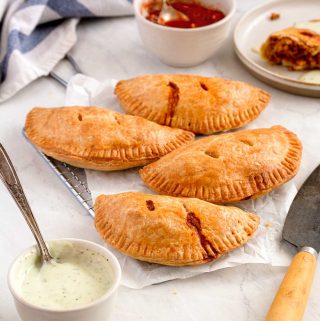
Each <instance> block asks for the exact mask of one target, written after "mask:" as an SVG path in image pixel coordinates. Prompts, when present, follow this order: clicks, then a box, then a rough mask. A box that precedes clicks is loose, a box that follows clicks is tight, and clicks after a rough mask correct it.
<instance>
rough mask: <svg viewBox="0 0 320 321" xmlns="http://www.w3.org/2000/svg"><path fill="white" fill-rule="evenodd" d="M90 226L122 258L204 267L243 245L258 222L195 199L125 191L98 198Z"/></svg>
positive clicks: (233, 209) (251, 216) (248, 215)
mask: <svg viewBox="0 0 320 321" xmlns="http://www.w3.org/2000/svg"><path fill="white" fill-rule="evenodd" d="M151 202H152V205H153V206H152V210H150V208H149V207H150V204H151ZM148 204H149V205H148ZM95 225H96V229H97V231H98V232H99V234H100V235H101V237H102V238H103V239H104V240H105V241H106V242H107V243H108V244H110V245H111V246H112V247H114V248H116V249H117V250H119V251H121V252H122V253H124V254H126V255H129V256H131V257H133V258H135V259H138V260H141V261H147V262H151V263H159V264H164V265H174V266H183V265H197V264H203V263H206V262H210V261H212V260H214V259H217V258H219V257H221V256H222V255H224V254H225V253H227V252H229V251H232V250H234V249H236V248H238V247H240V246H242V245H244V244H245V243H246V242H247V241H248V240H249V239H250V238H251V237H252V235H253V234H254V232H255V231H256V229H257V227H258V225H259V217H258V216H257V215H255V214H251V213H248V212H245V211H243V210H241V209H239V208H236V207H226V206H218V205H214V204H211V203H208V202H204V201H201V200H199V199H195V198H189V199H187V198H177V197H170V196H162V195H148V194H144V193H138V192H128V193H121V194H116V195H108V196H107V195H100V196H99V197H98V198H97V199H96V203H95Z"/></svg>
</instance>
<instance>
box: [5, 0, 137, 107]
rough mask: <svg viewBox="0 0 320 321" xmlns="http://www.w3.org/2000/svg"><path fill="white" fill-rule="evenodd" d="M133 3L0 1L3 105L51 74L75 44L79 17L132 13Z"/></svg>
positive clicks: (115, 0)
mask: <svg viewBox="0 0 320 321" xmlns="http://www.w3.org/2000/svg"><path fill="white" fill-rule="evenodd" d="M131 2H132V1H130V0H14V1H11V4H10V5H9V6H7V7H6V11H5V12H4V10H5V5H4V4H5V3H6V0H0V20H1V16H2V13H3V12H4V15H3V19H2V26H1V29H2V30H1V46H0V102H1V101H3V100H5V99H8V98H10V97H12V96H13V95H14V94H15V93H16V92H18V91H19V90H20V89H22V88H23V87H25V86H26V85H28V84H29V83H30V82H32V81H33V80H35V79H37V78H38V77H41V76H44V75H48V74H49V72H50V71H51V70H52V69H53V68H54V66H55V65H56V64H57V63H58V62H59V61H60V60H61V59H63V58H64V56H65V55H66V53H67V52H68V51H69V50H70V49H71V48H72V46H73V45H74V44H75V43H76V40H77V37H76V26H77V24H78V22H79V18H85V17H90V18H92V17H101V16H104V17H107V16H124V15H129V14H132V11H133V9H132V4H131Z"/></svg>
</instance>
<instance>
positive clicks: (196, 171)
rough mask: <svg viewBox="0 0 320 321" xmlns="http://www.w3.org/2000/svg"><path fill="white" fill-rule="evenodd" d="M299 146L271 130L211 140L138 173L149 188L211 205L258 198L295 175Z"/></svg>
mask: <svg viewBox="0 0 320 321" xmlns="http://www.w3.org/2000/svg"><path fill="white" fill-rule="evenodd" d="M301 151H302V145H301V143H300V141H299V139H298V138H297V136H296V135H295V134H293V133H292V132H290V131H288V130H287V129H285V128H284V127H281V126H274V127H271V128H261V129H253V130H243V131H239V132H236V133H228V134H222V135H218V136H210V137H206V138H203V139H200V140H198V141H195V142H193V143H192V144H190V145H188V146H185V147H182V148H180V149H179V150H177V151H174V152H172V153H170V155H167V156H164V157H163V158H161V159H160V160H158V161H156V162H154V163H153V164H150V165H147V166H145V167H144V168H143V169H141V170H140V176H141V177H142V179H143V181H144V182H145V184H146V185H147V186H149V187H150V188H151V189H153V190H155V191H157V192H159V193H161V194H166V195H172V196H183V197H197V198H200V199H203V200H206V201H209V202H213V203H217V204H219V203H228V202H236V201H240V200H243V199H248V198H251V197H258V196H260V195H262V194H265V193H267V192H269V191H271V190H272V189H274V188H276V187H278V186H280V185H282V184H283V183H285V182H287V181H288V180H290V179H291V178H292V177H293V176H294V175H295V174H296V173H297V171H298V168H299V165H300V159H301Z"/></svg>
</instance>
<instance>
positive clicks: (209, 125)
mask: <svg viewBox="0 0 320 321" xmlns="http://www.w3.org/2000/svg"><path fill="white" fill-rule="evenodd" d="M115 93H116V95H117V97H118V99H119V102H120V104H121V105H122V107H123V108H124V109H125V111H126V112H128V113H129V114H132V115H137V116H142V117H144V118H147V119H149V120H152V121H154V122H156V123H158V124H161V125H167V126H171V127H176V128H181V129H185V130H190V131H192V132H194V133H199V134H212V133H215V132H220V131H225V130H229V129H232V128H238V127H241V126H244V125H245V124H247V123H249V122H250V121H252V120H253V119H255V118H256V117H257V116H258V115H259V114H260V113H261V111H262V110H263V109H264V108H265V107H266V105H267V104H268V102H269V99H270V95H269V94H268V93H266V92H265V91H263V90H261V89H258V88H255V87H253V86H251V85H249V84H246V83H244V82H240V81H232V80H225V79H221V78H209V77H201V76H192V75H146V76H140V77H136V78H133V79H129V80H121V81H119V82H118V84H117V86H116V89H115Z"/></svg>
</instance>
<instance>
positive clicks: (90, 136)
mask: <svg viewBox="0 0 320 321" xmlns="http://www.w3.org/2000/svg"><path fill="white" fill-rule="evenodd" d="M25 131H26V135H27V137H28V138H29V140H30V141H31V142H32V143H33V144H34V145H36V146H37V147H38V148H39V149H40V150H41V151H43V152H44V153H45V154H46V155H48V156H51V157H53V158H55V159H57V160H60V161H63V162H66V163H68V164H71V165H73V166H76V167H82V168H91V169H96V170H104V171H107V170H119V169H126V168H130V167H135V166H141V165H145V164H148V163H150V162H152V161H155V160H157V159H159V158H160V157H161V156H164V155H165V154H167V153H170V152H171V151H173V150H175V149H176V148H178V147H180V146H182V145H185V144H187V143H189V142H191V141H192V140H193V139H194V134H192V133H191V132H187V131H184V130H180V129H174V128H170V127H166V126H160V125H158V124H155V123H153V122H151V121H148V120H146V119H143V118H141V117H136V116H129V115H123V114H121V113H118V112H115V111H112V110H108V109H105V108H98V107H62V108H34V109H33V110H32V111H31V112H30V113H29V114H28V116H27V119H26V124H25Z"/></svg>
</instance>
